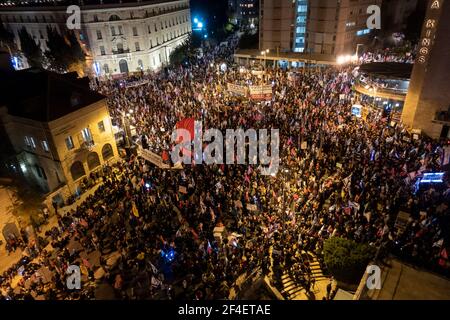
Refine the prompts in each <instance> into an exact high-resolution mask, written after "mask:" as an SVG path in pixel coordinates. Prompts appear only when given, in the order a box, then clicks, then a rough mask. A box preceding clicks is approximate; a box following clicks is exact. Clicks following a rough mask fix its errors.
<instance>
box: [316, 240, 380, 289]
mask: <svg viewBox="0 0 450 320" xmlns="http://www.w3.org/2000/svg"><path fill="white" fill-rule="evenodd" d="M374 254H375V249H374V248H372V247H370V246H368V245H366V244H361V243H357V242H355V241H353V240H348V239H344V238H339V237H332V238H330V239H327V240H326V241H325V243H324V246H323V255H324V261H325V265H326V266H327V269H328V270H329V272H330V273H331V274H332V275H333V276H334V277H335V279H336V280H338V281H343V282H346V283H349V284H356V283H358V282H359V281H360V280H361V277H362V275H363V274H364V271H365V269H366V266H367V264H368V263H369V262H370V260H371V259H372V258H373V256H374Z"/></svg>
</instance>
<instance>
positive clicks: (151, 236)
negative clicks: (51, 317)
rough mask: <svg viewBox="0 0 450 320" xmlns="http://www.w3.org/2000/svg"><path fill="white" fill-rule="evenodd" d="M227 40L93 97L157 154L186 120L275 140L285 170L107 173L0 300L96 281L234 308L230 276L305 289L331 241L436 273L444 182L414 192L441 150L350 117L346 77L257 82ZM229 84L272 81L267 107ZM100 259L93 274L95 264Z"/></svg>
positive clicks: (0, 285)
mask: <svg viewBox="0 0 450 320" xmlns="http://www.w3.org/2000/svg"><path fill="white" fill-rule="evenodd" d="M236 42H237V39H230V41H229V42H228V45H226V46H219V47H215V48H211V49H210V50H205V52H204V55H203V56H202V57H201V58H198V60H197V61H195V62H194V63H191V64H188V65H182V66H179V67H176V68H168V69H165V70H163V71H161V72H159V73H149V74H145V75H141V76H138V77H135V78H131V79H128V82H127V81H126V80H114V81H113V80H108V81H105V82H99V83H96V84H93V87H94V88H95V89H96V90H98V91H100V92H102V93H103V94H105V95H106V96H107V97H108V105H109V108H110V112H111V116H112V118H113V122H114V123H116V124H118V125H120V126H122V125H123V121H124V117H127V119H128V120H127V121H129V123H130V125H131V126H133V127H135V128H136V134H137V136H138V138H139V140H145V141H146V143H145V146H146V147H148V148H149V149H151V150H152V151H154V152H155V153H158V154H161V155H162V154H164V153H166V154H167V153H169V152H170V150H171V148H172V146H173V142H172V141H171V140H170V138H171V137H170V136H171V133H172V131H173V129H174V128H175V126H176V124H177V122H178V121H180V120H182V119H185V118H189V117H192V118H195V119H196V120H199V121H202V124H203V128H218V129H221V130H225V129H238V128H242V129H245V130H246V129H249V128H253V129H271V128H273V129H279V130H280V137H281V141H280V164H281V167H280V169H279V171H278V173H277V174H274V175H268V176H265V175H261V174H260V172H259V170H258V166H257V165H185V166H184V167H183V168H182V169H181V170H164V169H160V168H158V167H155V166H153V165H151V164H149V163H147V162H146V161H145V160H144V159H142V158H140V157H136V156H132V157H131V158H130V159H128V160H127V161H124V162H119V163H118V164H116V165H114V166H112V167H104V168H103V169H102V172H101V179H102V181H103V183H102V184H101V186H100V187H99V189H98V190H97V191H96V192H95V193H94V194H93V195H92V196H89V197H88V199H87V200H86V201H84V202H83V203H82V204H80V205H79V206H78V207H77V208H76V209H75V210H72V211H71V212H69V213H68V214H67V215H65V216H63V217H59V225H58V227H55V228H53V229H52V230H51V231H49V232H48V233H47V237H48V239H49V242H50V246H51V248H52V249H51V250H49V249H48V244H46V243H42V244H39V243H35V244H34V245H35V247H36V249H35V250H33V252H32V253H30V255H29V260H30V262H29V263H28V264H23V268H22V269H23V270H21V274H22V276H21V279H20V280H19V281H18V284H17V285H15V286H14V288H13V282H14V279H15V278H16V277H17V268H18V266H15V268H12V269H10V270H9V271H8V272H5V274H3V276H2V277H1V278H0V289H1V290H0V292H1V295H0V296H3V297H5V298H7V299H22V298H34V297H36V296H41V297H44V298H45V299H91V298H102V293H99V292H98V291H99V290H98V287H99V286H103V285H104V286H106V287H109V288H112V289H111V290H112V291H113V297H115V298H118V299H175V298H184V299H199V300H200V299H227V298H229V297H230V294H231V292H232V291H236V290H237V285H236V283H237V280H238V278H239V277H240V276H241V275H243V274H246V273H248V272H252V271H254V270H257V269H259V270H260V272H261V273H262V274H264V275H270V276H271V277H273V278H279V277H280V276H281V273H282V270H286V271H288V272H289V273H290V274H291V276H292V277H293V278H294V279H295V280H296V281H298V282H299V283H300V284H302V285H304V286H305V287H307V288H308V291H309V288H310V287H311V285H313V281H314V279H313V278H312V277H311V275H310V270H309V267H308V264H309V262H308V261H309V260H308V259H309V257H310V254H312V255H314V256H316V257H317V258H318V259H319V261H321V259H322V248H323V244H324V241H325V240H326V239H328V238H330V237H344V238H348V239H352V240H354V241H357V242H361V243H367V244H369V245H371V246H373V247H374V248H380V247H382V248H384V249H385V251H389V252H393V253H396V254H397V255H399V256H401V257H402V258H404V259H407V260H409V261H412V262H415V263H417V264H421V265H422V266H426V267H428V268H434V269H435V270H437V269H438V268H440V266H439V261H440V259H441V252H442V250H443V249H445V248H446V246H448V231H449V230H450V229H449V228H448V226H449V224H448V218H447V217H448V213H449V212H448V211H449V208H448V203H449V197H450V184H449V183H448V180H446V181H444V182H443V183H442V184H441V185H440V187H430V188H427V189H426V190H422V189H423V187H422V189H421V190H417V188H415V184H414V182H415V181H416V180H415V179H416V176H417V175H420V174H421V173H424V172H434V171H440V170H442V157H443V153H444V151H443V144H442V142H439V141H433V140H430V139H428V138H426V137H424V136H414V135H412V134H410V133H409V132H408V131H407V130H406V129H405V128H403V127H402V125H401V124H400V123H398V124H396V125H395V126H391V125H390V124H388V123H386V121H385V119H383V118H382V116H381V113H378V112H372V113H371V114H369V116H368V117H367V119H366V120H365V121H363V120H360V119H356V118H355V117H353V116H352V114H351V106H352V104H353V103H354V102H356V100H355V99H356V97H355V95H354V93H353V92H352V90H351V87H352V84H353V81H354V78H353V77H352V75H351V70H352V69H351V68H346V67H340V68H331V67H330V68H323V69H321V70H320V71H319V70H317V69H314V70H310V71H306V72H299V73H298V74H297V75H296V79H295V81H293V80H292V77H290V75H289V73H288V72H286V71H285V70H280V69H267V70H266V72H265V75H263V76H259V75H255V74H252V73H251V72H250V70H243V69H242V68H240V67H238V66H235V65H234V64H233V61H232V52H233V50H234V46H235V45H236ZM223 63H226V65H227V70H226V71H222V70H220V68H218V66H219V65H221V64H223ZM227 83H234V84H242V85H245V84H247V85H248V84H257V83H271V84H272V85H273V92H274V94H273V98H272V100H271V101H253V100H251V99H248V97H242V96H236V95H234V94H231V93H229V92H228V91H227ZM129 84H132V85H129ZM127 114H128V115H129V116H128V115H127ZM400 210H403V211H406V212H408V213H409V216H410V221H409V222H408V224H407V225H406V227H405V228H404V229H403V228H401V229H400V228H398V227H397V226H396V223H395V222H396V216H397V214H398V212H399V211H400ZM74 243H75V244H77V245H74ZM44 248H45V249H44ZM94 253H96V254H97V255H98V256H99V257H100V258H99V262H98V266H97V268H95V267H94V263H92V262H91V261H89V259H88V257H90V256H91V255H93V254H94ZM114 254H115V256H114ZM113 257H115V258H113ZM71 264H81V266H82V271H83V275H84V278H83V280H84V283H90V284H92V285H84V286H83V289H82V290H78V291H70V290H67V288H65V279H66V273H65V270H66V269H67V267H68V266H69V265H71ZM98 267H100V268H98ZM42 268H44V269H47V270H48V272H49V273H50V274H51V276H49V277H48V278H49V279H44V278H45V277H44V276H42V274H44V273H45V272H44V271H39V270H42ZM324 268H325V266H324ZM99 270H101V271H99ZM441 270H443V269H441ZM36 271H37V272H36ZM99 273H101V275H99ZM275 280H276V279H275ZM27 281H28V284H27ZM275 283H276V281H275Z"/></svg>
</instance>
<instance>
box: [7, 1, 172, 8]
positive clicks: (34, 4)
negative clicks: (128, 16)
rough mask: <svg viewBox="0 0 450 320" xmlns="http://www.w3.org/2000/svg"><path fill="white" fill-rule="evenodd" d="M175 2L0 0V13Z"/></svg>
mask: <svg viewBox="0 0 450 320" xmlns="http://www.w3.org/2000/svg"><path fill="white" fill-rule="evenodd" d="M174 1H177V0H143V1H140V2H139V1H137V0H122V1H120V0H103V1H101V0H0V11H17V10H29V9H31V8H33V9H37V10H38V11H39V10H45V11H51V10H55V11H58V10H60V11H61V10H62V11H66V8H67V6H69V5H72V4H74V5H78V6H80V7H81V8H82V9H107V8H116V7H137V6H145V5H152V4H160V3H164V2H168V3H169V2H174Z"/></svg>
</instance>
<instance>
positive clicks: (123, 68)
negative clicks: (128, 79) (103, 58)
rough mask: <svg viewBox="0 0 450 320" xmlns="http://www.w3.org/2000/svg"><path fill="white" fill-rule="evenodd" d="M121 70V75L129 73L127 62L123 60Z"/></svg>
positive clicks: (120, 63) (120, 62)
mask: <svg viewBox="0 0 450 320" xmlns="http://www.w3.org/2000/svg"><path fill="white" fill-rule="evenodd" d="M119 69H120V73H127V72H128V63H127V60H125V59H122V60H120V61H119Z"/></svg>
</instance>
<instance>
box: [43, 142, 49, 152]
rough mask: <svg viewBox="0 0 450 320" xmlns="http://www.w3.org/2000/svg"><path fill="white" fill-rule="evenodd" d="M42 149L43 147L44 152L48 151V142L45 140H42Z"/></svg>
mask: <svg viewBox="0 0 450 320" xmlns="http://www.w3.org/2000/svg"><path fill="white" fill-rule="evenodd" d="M42 149H44V151H45V152H49V151H50V149H49V147H48V142H47V141H45V140H44V141H42Z"/></svg>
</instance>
